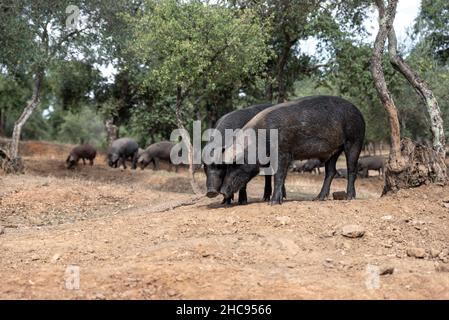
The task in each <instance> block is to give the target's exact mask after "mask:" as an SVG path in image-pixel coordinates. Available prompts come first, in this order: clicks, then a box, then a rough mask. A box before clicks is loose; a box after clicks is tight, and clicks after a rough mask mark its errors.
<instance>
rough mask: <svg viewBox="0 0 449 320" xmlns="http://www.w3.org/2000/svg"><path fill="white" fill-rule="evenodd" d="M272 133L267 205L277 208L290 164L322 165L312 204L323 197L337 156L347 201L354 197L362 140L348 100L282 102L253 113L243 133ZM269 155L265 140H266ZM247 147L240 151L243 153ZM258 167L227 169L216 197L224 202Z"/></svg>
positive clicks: (358, 121)
mask: <svg viewBox="0 0 449 320" xmlns="http://www.w3.org/2000/svg"><path fill="white" fill-rule="evenodd" d="M245 129H256V130H257V129H277V130H278V170H277V172H276V173H275V175H274V192H273V197H272V199H271V203H272V204H281V203H282V198H283V194H282V186H283V184H284V182H285V178H286V176H287V171H288V166H289V163H290V162H291V161H292V159H311V158H314V159H319V160H321V161H324V162H325V178H324V183H323V186H322V188H321V192H320V193H319V195H318V197H317V199H319V200H324V199H325V198H326V197H327V196H328V195H329V190H330V185H331V183H332V180H333V178H334V176H335V174H336V168H335V165H336V162H337V159H338V157H339V156H340V154H341V153H342V152H344V153H345V155H346V164H347V169H348V185H347V197H348V199H352V198H355V196H356V191H355V187H354V181H355V179H356V175H357V161H358V158H359V155H360V151H361V149H362V145H363V140H364V137H365V121H364V119H363V116H362V114H361V113H360V111H359V110H358V109H357V108H356V107H355V106H354V105H353V104H352V103H350V102H349V101H347V100H345V99H343V98H340V97H334V96H313V97H306V98H302V99H299V100H296V101H291V102H286V103H282V104H279V105H276V106H273V107H271V108H268V109H266V110H264V111H262V112H260V113H259V114H257V115H256V116H255V117H254V118H253V119H252V120H251V121H249V122H248V123H247V124H246V125H245V126H244V128H243V130H245ZM266 143H267V146H266V148H267V150H270V149H269V148H270V140H269V138H268V139H267V141H266ZM247 149H248V148H247V147H246V149H245V150H247ZM259 170H260V163H259V162H257V163H256V164H248V163H245V164H232V165H230V166H228V169H227V171H226V176H225V177H224V181H223V184H222V187H221V189H220V192H221V193H222V194H223V195H224V196H225V197H229V196H230V195H231V194H233V193H234V192H236V191H237V190H239V189H240V188H241V187H242V186H245V185H246V184H247V183H248V182H249V181H250V180H251V179H252V178H253V177H254V176H256V175H257V174H258V173H259Z"/></svg>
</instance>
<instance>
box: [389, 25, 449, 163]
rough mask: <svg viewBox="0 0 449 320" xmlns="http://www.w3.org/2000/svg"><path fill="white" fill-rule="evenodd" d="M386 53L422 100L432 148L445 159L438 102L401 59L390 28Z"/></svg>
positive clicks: (442, 129) (393, 33)
mask: <svg viewBox="0 0 449 320" xmlns="http://www.w3.org/2000/svg"><path fill="white" fill-rule="evenodd" d="M388 52H389V54H390V63H391V64H392V66H393V67H394V68H395V69H396V70H398V71H399V72H400V73H401V74H402V75H403V76H404V77H405V78H406V79H407V81H408V82H409V83H410V85H411V86H412V87H413V89H415V90H416V92H417V93H418V95H419V96H420V97H421V98H422V99H423V101H424V103H425V104H426V107H427V111H428V113H429V117H430V129H431V132H432V138H433V148H434V149H435V151H436V152H437V153H438V154H440V156H441V157H442V158H443V159H444V157H445V155H446V154H445V153H446V152H445V144H446V141H445V136H444V128H443V118H442V117H441V111H440V107H439V106H438V101H437V99H436V97H435V96H434V95H433V92H432V90H431V89H430V88H429V86H428V84H427V83H426V82H425V81H424V80H423V79H421V77H420V76H419V75H418V74H417V73H416V72H415V71H414V70H412V68H410V66H409V65H408V64H407V63H406V62H405V61H404V60H403V59H402V57H401V56H400V55H399V54H398V52H397V39H396V33H395V31H394V28H391V30H390V33H389V35H388Z"/></svg>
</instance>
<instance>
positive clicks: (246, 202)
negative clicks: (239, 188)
mask: <svg viewBox="0 0 449 320" xmlns="http://www.w3.org/2000/svg"><path fill="white" fill-rule="evenodd" d="M238 203H239V205H241V206H244V205H246V204H248V200H246V199H243V200H240V199H239V202H238Z"/></svg>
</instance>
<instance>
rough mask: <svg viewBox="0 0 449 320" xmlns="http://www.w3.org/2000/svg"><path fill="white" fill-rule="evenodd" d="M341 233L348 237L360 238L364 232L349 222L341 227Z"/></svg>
mask: <svg viewBox="0 0 449 320" xmlns="http://www.w3.org/2000/svg"><path fill="white" fill-rule="evenodd" d="M341 234H342V235H343V236H344V237H348V238H360V237H363V235H364V234H365V229H363V228H362V227H361V226H358V225H355V224H349V225H346V226H344V227H343V228H342V230H341Z"/></svg>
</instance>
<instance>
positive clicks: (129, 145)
mask: <svg viewBox="0 0 449 320" xmlns="http://www.w3.org/2000/svg"><path fill="white" fill-rule="evenodd" d="M138 154H139V145H138V144H137V142H136V141H135V140H133V139H130V138H120V139H117V140H114V141H113V142H112V144H111V146H110V147H109V149H108V165H109V166H110V167H112V168H117V167H119V166H121V165H123V168H124V169H126V160H128V159H130V160H131V162H132V165H131V168H132V169H136V167H137V157H138Z"/></svg>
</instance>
